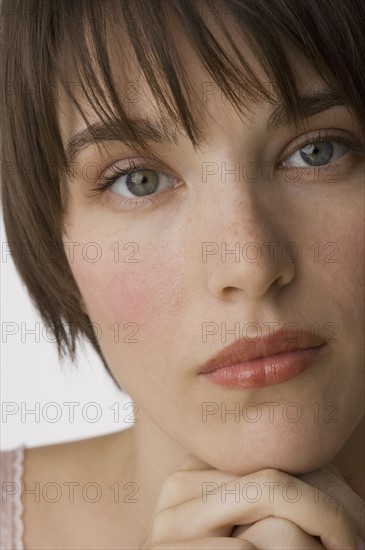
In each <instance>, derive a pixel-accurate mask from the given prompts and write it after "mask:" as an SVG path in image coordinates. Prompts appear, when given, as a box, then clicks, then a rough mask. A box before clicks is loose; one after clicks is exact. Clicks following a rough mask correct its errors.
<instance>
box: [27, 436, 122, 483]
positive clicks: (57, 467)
mask: <svg viewBox="0 0 365 550" xmlns="http://www.w3.org/2000/svg"><path fill="white" fill-rule="evenodd" d="M129 440H130V430H124V431H123V432H114V433H110V434H105V435H101V436H96V437H91V438H87V439H81V440H76V441H67V442H64V443H56V444H51V445H42V446H39V447H31V448H26V449H25V452H24V480H25V481H26V480H27V479H32V478H33V480H34V479H35V478H37V479H39V480H41V479H45V478H47V477H48V478H49V476H50V475H51V476H57V477H59V476H61V477H63V476H64V475H70V474H75V475H78V476H79V475H81V476H82V477H83V475H82V474H88V475H92V474H94V473H98V477H99V476H100V473H101V471H100V468H99V467H100V465H101V464H103V463H104V462H105V461H108V460H110V458H109V452H110V449H111V448H112V446H113V444H118V445H119V444H122V449H123V450H124V451H127V450H128V443H129Z"/></svg>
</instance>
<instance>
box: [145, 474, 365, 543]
mask: <svg viewBox="0 0 365 550" xmlns="http://www.w3.org/2000/svg"><path fill="white" fill-rule="evenodd" d="M240 482H242V483H243V484H247V483H249V482H251V484H252V485H256V486H258V487H259V489H260V491H261V494H260V496H259V498H258V499H256V500H254V501H252V500H251V501H247V499H245V498H241V495H242V494H243V491H242V487H241V485H240ZM288 484H291V485H293V486H294V487H295V488H296V491H299V499H297V500H296V501H295V502H293V499H292V497H290V500H289V499H288V498H287V495H288V491H286V492H285V491H284V490H283V487H284V486H288ZM268 485H270V486H271V488H273V487H275V489H276V491H275V492H274V498H272V493H270V491H268ZM232 493H233V494H232ZM318 495H319V499H318V500H319V501H318V502H315V501H314V499H313V488H312V487H311V486H310V485H308V484H307V483H305V482H304V481H302V480H300V479H298V478H295V477H293V476H290V475H288V474H286V473H284V472H280V471H278V470H272V469H268V470H261V471H260V472H256V473H254V474H251V475H248V476H245V477H244V478H240V479H239V480H233V481H229V482H227V483H226V484H225V485H222V486H220V487H219V489H218V490H217V491H216V493H215V494H211V495H209V498H208V499H207V500H206V502H204V503H202V499H201V497H199V498H196V499H194V500H192V501H189V502H184V503H182V504H180V505H178V506H177V507H174V508H169V509H166V510H163V511H162V512H161V513H160V514H159V517H158V521H156V522H155V528H156V530H157V532H159V536H158V538H157V540H166V539H167V537H168V532H166V530H167V529H171V525H174V529H175V530H176V533H175V534H176V535H177V536H176V538H181V539H186V538H188V539H196V538H201V537H202V536H207V534H208V535H210V536H226V535H227V529H229V528H231V526H232V525H240V524H247V523H255V522H256V521H258V520H260V519H264V518H266V517H269V516H275V517H282V518H284V519H288V520H289V521H292V522H293V523H295V524H296V525H298V526H299V527H300V528H301V529H302V530H303V531H305V532H307V533H308V534H309V535H312V536H318V537H320V538H321V541H322V544H323V545H324V546H325V547H329V548H331V549H332V550H343V548H348V549H355V548H356V531H355V528H354V526H353V523H352V521H351V519H350V518H349V516H348V514H347V513H346V511H345V509H344V508H343V506H342V505H341V504H339V503H324V502H323V499H324V498H325V497H326V496H327V495H325V494H324V493H323V492H321V491H318ZM237 496H238V498H237ZM156 520H157V518H156Z"/></svg>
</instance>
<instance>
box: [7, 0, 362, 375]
mask: <svg viewBox="0 0 365 550" xmlns="http://www.w3.org/2000/svg"><path fill="white" fill-rule="evenodd" d="M222 7H223V8H224V11H225V12H227V10H228V11H229V12H230V13H231V16H232V17H231V19H230V21H233V20H234V21H235V22H236V23H237V26H238V28H240V29H241V31H242V34H243V35H244V37H245V39H246V40H247V41H248V43H249V45H250V47H251V48H252V51H253V52H254V53H255V55H256V57H257V59H258V60H259V61H260V63H261V65H262V67H263V69H264V71H265V73H266V74H267V75H268V79H269V81H270V82H271V83H272V84H273V86H274V90H275V94H276V95H277V97H278V98H279V99H280V100H281V102H282V104H283V106H284V108H285V110H286V112H287V114H288V116H289V119H290V120H293V121H294V122H295V121H296V120H297V115H298V112H299V111H300V107H299V102H298V98H299V95H300V94H299V91H298V89H297V86H296V83H295V79H294V77H293V73H292V70H291V66H290V63H289V61H288V58H287V55H286V53H285V46H287V45H288V44H289V45H290V46H291V48H292V51H297V52H298V53H300V54H302V55H304V56H305V57H306V58H307V59H308V60H309V61H310V63H311V64H312V66H313V67H314V68H315V69H316V70H317V72H318V73H319V74H320V75H321V76H322V78H323V79H324V80H325V81H326V83H328V85H329V86H330V87H331V88H332V89H333V88H336V93H337V94H338V95H339V97H341V98H343V99H344V102H345V103H346V104H348V105H349V107H350V108H351V109H352V111H353V113H354V114H355V117H356V118H357V119H358V120H359V122H360V124H361V128H362V130H363V131H364V134H365V58H364V56H365V28H364V21H365V3H364V0H346V2H343V1H338V0H295V1H292V0H226V1H224V2H222V1H221V0H209V1H208V0H207V1H206V2H204V1H203V3H201V4H200V8H201V9H198V6H197V1H196V0H132V1H131V0H76V1H75V0H73V1H70V0H42V1H39V0H3V1H2V5H1V38H0V40H1V43H0V75H1V77H0V81H1V84H2V88H3V89H2V100H1V103H0V130H1V132H0V135H1V139H2V153H1V160H2V202H3V212H4V223H5V228H6V233H7V239H8V243H9V246H10V248H11V252H12V256H13V258H14V262H15V265H16V267H17V269H18V272H19V274H20V277H21V278H22V280H23V282H24V283H25V285H26V287H27V289H28V291H29V294H30V296H31V298H32V300H33V302H34V304H35V306H36V307H37V308H38V310H39V312H40V315H41V316H42V319H43V321H44V322H45V323H46V324H47V326H48V327H50V329H51V331H52V332H53V334H54V336H55V339H56V341H57V348H58V352H59V356H60V359H62V358H63V357H64V356H65V355H67V354H68V355H69V356H70V357H71V359H72V360H74V359H75V351H76V342H77V339H78V338H79V337H81V336H83V337H85V338H87V339H88V340H89V341H91V343H92V345H93V346H94V348H95V349H96V351H97V352H98V354H99V355H100V357H101V359H102V361H103V362H104V365H105V367H106V368H107V370H108V371H109V369H108V366H107V365H106V363H105V361H104V359H103V356H102V353H101V349H100V347H99V344H98V341H97V339H96V336H95V332H94V330H93V328H92V324H91V323H90V319H89V317H88V316H87V315H86V314H85V313H84V312H83V311H82V308H81V305H80V304H81V294H80V291H79V289H78V287H77V284H76V282H75V280H74V278H73V276H72V273H71V270H70V266H69V263H68V261H67V257H66V255H65V251H64V247H63V243H62V238H61V236H62V231H63V208H62V206H63V205H62V197H61V189H60V181H61V177H62V175H64V174H66V173H67V171H68V169H69V166H68V159H67V157H66V154H65V150H64V145H63V142H62V139H61V133H60V128H59V122H58V119H57V112H56V111H57V109H56V105H57V103H56V90H55V89H54V87H53V86H52V85H51V83H52V82H54V79H55V77H56V78H57V79H58V80H59V82H63V83H64V82H65V78H67V76H66V75H65V74H63V72H62V68H61V65H60V63H59V60H60V58H61V57H62V56H63V59H66V60H68V61H69V63H70V66H72V68H73V70H74V71H75V74H76V75H77V78H78V80H79V82H80V84H81V86H82V90H83V91H84V92H85V97H87V99H88V101H89V102H90V103H91V104H92V105H93V106H96V108H97V109H98V112H99V113H100V118H101V120H102V121H103V123H105V124H107V125H109V126H110V127H111V128H115V132H116V135H117V131H118V130H117V128H118V121H119V126H120V122H122V124H125V125H128V126H129V127H130V132H132V135H134V136H135V143H136V144H137V146H138V147H140V148H141V149H142V150H148V148H147V149H146V147H147V146H146V143H145V142H144V140H143V137H142V136H141V135H139V134H138V131H137V130H135V129H134V128H133V126H132V125H131V123H130V122H129V121H128V117H127V114H126V111H125V109H124V107H123V103H122V101H121V99H120V96H119V94H118V91H117V88H116V85H115V80H114V78H113V75H112V74H111V71H110V64H109V58H108V51H107V44H108V40H110V36H109V35H108V32H107V29H108V22H109V23H110V22H114V24H115V22H117V23H120V24H122V25H123V28H124V29H125V31H126V33H127V36H128V39H129V40H130V43H131V44H132V46H133V48H134V52H135V54H136V56H137V59H138V62H139V64H140V68H141V70H142V71H143V74H144V76H145V78H146V80H147V82H148V84H149V85H150V87H151V92H152V93H153V95H154V97H155V98H156V100H157V102H158V105H159V106H161V113H162V110H164V112H165V113H166V114H167V118H168V119H169V120H170V121H172V122H173V123H174V124H175V125H176V126H180V127H182V128H183V130H184V131H185V132H186V134H187V135H188V137H189V138H190V139H191V141H192V143H193V144H194V146H196V145H197V144H198V142H199V137H200V130H199V126H198V124H197V121H196V119H195V118H194V112H193V108H192V101H191V97H190V95H189V87H188V80H187V75H186V74H185V73H184V71H183V69H182V64H181V62H180V61H179V59H180V58H179V48H178V44H176V42H175V41H174V36H173V33H172V31H171V29H170V26H171V25H170V21H171V19H170V18H169V17H168V15H169V14H170V15H171V14H174V15H175V19H176V20H177V21H178V22H179V24H180V25H181V28H182V29H183V31H184V33H185V35H186V37H187V39H188V40H189V42H190V43H191V44H192V46H193V48H194V50H195V51H196V53H197V55H198V56H199V58H200V59H201V61H202V62H203V65H204V67H205V68H206V70H207V72H208V74H209V75H210V77H211V78H212V81H213V82H214V83H215V85H217V86H218V87H219V88H220V89H221V90H222V92H223V93H224V94H225V95H226V97H227V98H228V100H229V101H230V102H231V103H232V105H234V106H236V107H237V109H238V110H240V111H241V110H242V109H243V108H244V101H243V98H242V96H241V95H238V94H237V93H236V90H237V85H239V86H240V87H242V88H243V89H244V90H245V93H246V95H245V97H246V98H250V97H251V98H252V97H254V96H255V97H256V98H257V97H261V98H265V99H267V100H269V101H273V100H274V98H273V96H272V95H271V94H269V93H268V91H267V89H266V88H265V87H264V86H263V85H262V83H261V82H260V81H259V80H258V79H257V77H256V76H255V74H254V72H253V71H252V70H251V68H250V67H249V66H248V65H247V63H246V61H245V60H244V59H243V58H242V56H241V54H240V52H239V50H238V49H237V48H235V45H234V43H233V41H232V39H231V37H230V33H229V28H227V26H226V25H225V23H224V17H223V16H222ZM204 12H205V13H206V15H207V14H208V13H209V17H212V18H214V21H216V22H218V24H220V26H221V28H222V30H223V32H224V34H225V37H226V38H227V40H228V41H229V43H230V45H231V46H232V47H233V51H235V56H234V57H235V58H233V56H228V55H227V54H226V53H225V51H224V49H223V48H222V47H221V46H220V45H219V43H218V42H217V41H216V39H215V38H214V35H213V34H211V32H210V30H209V26H208V25H207V24H206V19H207V17H205V16H204ZM90 39H91V41H90ZM90 43H91V44H92V46H93V50H94V51H93V52H92V54H91V50H90ZM97 75H101V76H99V79H98V77H97ZM98 82H100V83H102V86H100V85H99V84H98ZM161 83H163V86H161ZM166 85H167V86H168V88H167V89H168V91H169V93H167V94H166ZM90 90H92V93H91V94H90ZM105 90H106V91H107V94H108V96H109V98H111V99H112V108H111V106H110V103H108V102H107V101H106V97H105ZM67 93H68V95H69V97H70V98H71V100H72V101H73V102H74V104H75V105H76V107H77V106H78V109H79V112H80V113H82V109H81V106H80V105H78V103H77V100H76V97H74V96H73V94H72V91H70V89H69V88H68V89H67ZM161 116H162V115H161ZM167 118H166V120H167ZM84 120H85V121H86V122H87V119H86V118H84ZM133 131H134V134H133ZM35 248H36V253H35V254H30V253H29V251H30V250H32V249H35ZM27 251H28V252H27ZM109 373H110V371H109ZM110 374H111V373H110Z"/></svg>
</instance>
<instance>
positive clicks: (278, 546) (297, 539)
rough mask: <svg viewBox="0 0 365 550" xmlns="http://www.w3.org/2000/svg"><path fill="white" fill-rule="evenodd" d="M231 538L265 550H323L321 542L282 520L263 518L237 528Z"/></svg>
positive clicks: (291, 523)
mask: <svg viewBox="0 0 365 550" xmlns="http://www.w3.org/2000/svg"><path fill="white" fill-rule="evenodd" d="M231 536H237V537H238V538H240V537H242V538H244V539H245V540H249V541H250V542H252V543H253V544H254V545H255V546H257V547H258V548H265V550H295V548H298V549H299V548H300V549H303V548H305V549H306V550H323V548H324V546H323V545H322V544H321V542H320V541H319V540H318V539H316V538H314V537H312V536H311V535H308V533H306V532H305V531H303V530H302V529H301V528H300V527H298V526H297V525H296V524H295V523H293V522H291V521H288V520H287V519H283V518H275V517H270V518H265V519H262V520H260V521H257V522H256V523H254V524H253V525H249V526H239V527H238V528H236V529H235V531H234V532H233V533H232V535H231Z"/></svg>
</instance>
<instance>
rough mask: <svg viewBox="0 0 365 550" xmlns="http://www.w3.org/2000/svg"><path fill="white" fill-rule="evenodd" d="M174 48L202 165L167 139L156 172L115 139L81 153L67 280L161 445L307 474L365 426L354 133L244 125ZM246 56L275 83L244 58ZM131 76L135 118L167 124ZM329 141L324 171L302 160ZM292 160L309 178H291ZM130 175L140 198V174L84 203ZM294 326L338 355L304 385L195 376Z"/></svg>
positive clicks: (304, 78) (310, 122)
mask: <svg viewBox="0 0 365 550" xmlns="http://www.w3.org/2000/svg"><path fill="white" fill-rule="evenodd" d="M238 40H239V39H238ZM241 42H242V41H241ZM182 44H184V48H182V51H184V55H187V56H188V57H187V59H188V60H189V63H190V65H189V67H190V73H189V76H190V78H191V82H192V84H193V87H194V91H195V92H196V94H197V99H196V102H197V103H196V105H198V108H197V111H198V112H199V113H200V115H201V127H202V130H203V133H204V137H205V140H204V142H203V143H202V145H201V148H200V150H199V149H196V150H194V148H193V146H192V144H191V142H190V141H189V139H188V138H187V137H186V136H184V135H183V134H182V133H176V132H177V131H175V130H174V128H173V127H171V128H168V129H167V131H168V133H170V134H171V135H174V133H175V136H176V137H177V138H178V143H176V144H175V143H173V142H171V143H167V142H165V143H164V142H161V143H158V142H154V143H152V142H151V145H153V149H154V151H155V152H156V154H158V155H159V156H160V158H161V159H162V161H163V162H162V163H160V164H157V163H156V162H153V161H152V160H149V159H148V158H144V159H141V158H140V157H139V156H138V155H137V154H136V152H135V151H134V150H133V147H132V146H127V145H126V144H124V143H121V142H118V141H108V142H106V143H105V150H104V151H102V152H99V151H98V149H97V147H96V146H95V145H94V144H90V145H88V146H87V147H85V148H84V149H82V150H81V152H80V153H79V155H78V156H77V157H76V158H75V164H74V177H73V178H72V180H71V178H69V180H68V182H67V185H68V193H69V194H68V201H67V209H66V212H65V223H66V225H65V227H66V230H67V234H65V235H64V242H65V243H67V242H68V243H70V241H71V242H72V243H73V245H70V244H68V245H67V248H66V250H67V251H68V257H69V261H70V266H71V269H72V272H73V275H74V277H75V280H76V282H77V284H78V286H79V288H80V290H81V294H82V297H83V301H84V306H85V310H86V311H87V313H88V315H89V317H90V319H91V321H93V322H94V323H96V325H95V326H96V327H97V333H98V336H99V343H100V346H101V349H102V351H103V354H104V357H105V359H106V361H107V363H108V365H109V367H110V369H111V371H112V372H113V374H114V376H115V378H116V379H117V380H118V382H119V383H120V385H121V387H122V388H123V389H124V390H125V391H126V392H127V393H128V394H129V395H130V396H131V397H132V399H133V400H134V401H135V402H136V403H137V404H138V406H139V408H140V411H143V413H144V414H145V415H147V416H148V417H149V419H150V420H152V422H153V423H155V424H156V425H157V426H158V427H159V428H160V429H161V430H162V431H163V432H164V433H165V434H167V435H168V436H169V437H171V438H172V439H173V440H175V441H177V442H178V443H180V444H181V445H182V447H184V448H185V449H186V450H187V451H188V452H191V453H192V454H194V455H196V456H199V457H200V458H202V459H203V460H205V461H206V462H208V463H209V464H211V465H213V466H214V467H216V468H219V469H222V470H225V471H227V472H232V473H234V474H241V475H244V474H245V473H246V472H249V471H255V470H258V469H262V468H264V467H268V466H270V467H274V468H278V469H282V470H285V471H287V472H292V473H301V472H304V471H308V470H312V469H315V468H317V467H319V466H320V465H322V464H324V463H326V462H328V461H330V460H331V459H332V457H333V456H334V455H335V454H336V453H337V452H338V451H339V449H340V448H341V447H342V446H343V444H344V442H345V441H346V440H347V438H348V437H349V434H350V433H351V431H352V430H353V429H354V427H355V426H356V424H357V423H358V422H359V420H360V419H361V417H362V416H363V414H364V403H363V389H362V388H363V381H364V374H363V364H364V356H363V329H364V326H363V325H364V323H363V321H364V308H363V298H364V296H363V281H364V261H363V250H364V221H363V220H364V157H363V156H361V155H360V154H359V153H356V151H355V152H353V151H352V150H351V146H349V145H343V144H342V143H341V141H340V142H339V141H338V140H339V139H341V137H346V136H347V137H348V138H349V139H351V135H354V133H355V135H356V132H359V128H357V127H356V121H355V120H354V119H352V118H351V116H350V114H349V111H348V110H347V109H346V108H345V107H344V106H341V107H335V108H331V109H329V110H326V111H323V112H321V113H317V114H315V115H314V116H311V117H309V118H308V119H307V120H306V121H305V131H306V132H307V135H304V130H303V132H299V133H298V132H295V130H294V129H293V128H292V127H290V126H289V125H288V124H285V125H283V126H280V127H277V128H270V129H268V128H267V127H266V125H267V122H268V117H269V115H270V110H271V108H272V105H270V104H269V103H266V102H263V101H261V102H260V103H253V102H251V103H250V104H249V105H248V104H247V105H248V106H249V107H250V109H251V111H250V113H249V114H248V118H247V119H240V117H239V116H238V114H237V113H236V112H235V110H234V109H233V108H232V107H231V105H230V104H229V102H228V100H226V101H225V98H224V96H223V94H222V93H221V92H220V91H217V89H216V87H215V85H213V84H212V83H211V79H210V78H209V76H207V74H206V73H205V72H204V71H203V69H202V68H201V66H200V65H199V64H198V61H193V56H192V54H191V52H190V53H189V51H188V50H189V48H188V46H187V44H186V43H182ZM241 50H242V53H243V54H244V55H245V56H246V59H248V60H249V62H250V63H251V64H252V66H253V68H254V69H255V70H256V72H257V74H258V75H260V77H261V80H262V82H266V81H267V79H265V75H264V73H263V72H262V69H261V68H260V66H259V65H258V63H257V61H255V59H254V58H253V57H252V53H251V52H250V51H249V49H248V48H247V46H246V45H245V44H243V43H242V48H241ZM293 64H294V69H295V70H297V77H298V83H299V89H300V90H301V92H302V93H303V94H304V93H312V94H313V93H314V94H315V93H318V92H319V91H320V90H321V89H322V88H323V87H324V82H323V81H321V80H320V79H319V77H318V76H316V74H315V73H314V72H313V71H312V70H311V69H310V67H308V66H306V65H305V63H304V62H303V60H300V62H299V58H298V57H295V56H293ZM119 76H120V79H121V80H120V82H121V86H122V85H123V80H122V79H123V75H119ZM135 77H136V78H135V80H134V92H136V91H137V92H138V93H136V94H135V99H137V101H130V102H129V103H128V112H129V114H130V116H131V117H133V118H142V119H147V118H148V120H149V121H150V122H151V121H154V122H155V123H156V124H158V122H159V118H160V117H159V111H158V108H157V105H156V102H155V101H154V99H153V97H152V94H151V92H150V91H149V89H148V86H147V84H146V82H145V81H144V79H143V78H142V76H141V75H139V78H138V76H137V75H135ZM129 80H131V77H130V76H129ZM131 90H132V88H131ZM210 115H212V116H210ZM60 120H61V124H62V130H63V135H64V140H65V143H66V142H67V141H68V140H69V139H70V138H71V137H72V136H73V135H74V134H75V133H76V132H78V131H80V130H82V129H84V128H85V125H84V123H83V121H82V120H81V118H80V117H79V116H78V115H77V113H76V111H75V110H74V109H73V107H71V105H70V104H68V103H66V101H63V102H62V105H61V106H60ZM92 120H93V121H94V122H97V121H98V116H97V114H96V113H95V112H93V113H92ZM326 130H328V131H329V134H330V137H329V138H328V139H327V141H326V142H325V143H324V144H323V146H322V148H319V152H318V149H317V153H316V155H317V156H314V157H311V156H310V155H309V154H308V155H307V156H306V157H302V156H301V155H300V152H299V151H300V149H301V147H304V146H305V145H306V144H308V141H309V140H310V139H311V138H314V137H316V138H317V139H318V133H319V132H320V133H321V135H322V134H325V131H326ZM331 146H332V147H331ZM307 152H308V149H307ZM304 158H305V159H307V160H304ZM313 158H314V159H315V160H312V164H311V160H310V159H313ZM289 159H290V162H292V163H296V166H297V167H301V169H300V170H299V168H293V167H292V168H290V167H283V162H284V161H286V162H289ZM130 161H133V162H134V163H135V164H137V163H138V162H141V161H143V166H144V167H145V168H149V170H150V171H148V172H145V173H144V175H145V177H146V178H147V179H146V180H145V181H146V182H147V183H146V185H147V189H146V190H145V191H143V189H142V190H141V191H140V193H141V195H137V192H138V187H136V185H134V186H133V180H132V179H131V177H130V176H129V178H128V179H127V176H121V177H120V178H119V179H118V180H117V181H116V183H114V184H113V186H112V187H111V188H109V189H108V190H107V191H105V192H104V193H103V194H100V195H94V194H93V195H92V193H93V192H92V189H93V188H95V186H96V174H98V176H100V175H101V174H102V173H105V176H113V172H112V171H111V170H110V167H111V166H114V167H119V168H127V167H128V165H129V162H130ZM315 163H317V166H320V169H319V168H318V167H317V168H314V165H315ZM329 163H332V164H331V167H329V168H328V167H327V168H326V165H327V164H329ZM279 164H280V167H279V166H278V165H279ZM156 171H157V172H158V171H160V172H163V173H164V174H167V175H164V174H163V175H159V174H158V173H156ZM142 175H143V174H141V173H140V172H137V173H136V175H135V177H136V179H135V180H134V182H136V181H137V180H138V176H139V177H141V176H142ZM331 175H332V176H331ZM127 181H128V182H129V189H128V187H127V185H126V182H127ZM131 182H132V183H131ZM139 189H141V186H140V187H139ZM133 192H134V194H133ZM143 194H144V196H145V197H146V198H147V201H148V200H149V199H151V197H152V198H154V199H155V200H154V202H147V201H146V200H145V199H143ZM88 195H89V196H88ZM90 195H92V196H90ZM134 196H135V197H137V199H136V200H134V199H133V198H132V197H134ZM131 198H132V200H131V201H130V202H128V199H131ZM138 201H139V202H138ZM91 243H93V244H91ZM95 243H96V244H95ZM237 243H238V244H237ZM248 243H251V244H252V243H254V244H253V245H252V246H251V248H250V247H247V244H248ZM265 243H266V244H265ZM268 243H272V244H271V246H270V245H269V244H268ZM288 243H292V244H291V245H288ZM235 249H236V251H237V250H238V253H237V252H236V255H235V254H233V253H231V254H230V253H229V252H228V251H232V250H235ZM71 250H72V255H71V253H70V252H71ZM224 251H226V253H225V252H224ZM260 253H261V257H258V259H257V261H252V258H254V257H255V255H256V254H258V255H259V256H260ZM297 254H298V257H297V258H296V259H295V256H296V255H297ZM287 323H296V324H297V326H299V327H300V329H301V330H309V331H310V330H315V331H318V332H319V334H320V336H321V337H323V338H324V339H325V340H326V341H327V342H328V343H327V352H326V353H325V354H324V355H323V357H322V359H321V360H320V361H317V362H316V363H315V364H314V365H313V366H312V367H310V368H309V369H307V370H305V371H304V372H302V373H301V374H300V375H298V376H296V377H294V378H292V379H290V380H287V381H285V382H282V383H279V384H275V385H271V386H266V387H252V388H227V387H222V386H219V385H215V384H213V383H211V382H209V381H207V380H206V379H205V378H204V379H202V376H201V375H198V371H199V369H200V368H201V366H202V365H203V364H204V363H205V362H206V361H207V360H208V359H210V358H211V357H213V356H214V355H215V354H216V353H217V352H218V351H220V350H222V349H223V348H225V347H226V346H227V345H229V344H231V343H232V342H234V341H235V339H237V338H238V337H246V338H247V339H249V338H250V337H251V338H254V337H255V336H257V334H260V333H261V334H262V336H264V335H267V334H269V333H270V331H271V332H273V331H274V332H276V331H279V330H281V329H282V328H283V327H284V326H285V325H287ZM254 324H255V325H254ZM292 326H293V325H292ZM257 331H258V332H257ZM329 340H331V341H329ZM229 411H234V414H233V413H231V414H230V413H229ZM137 418H138V413H137ZM137 426H138V425H137Z"/></svg>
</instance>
